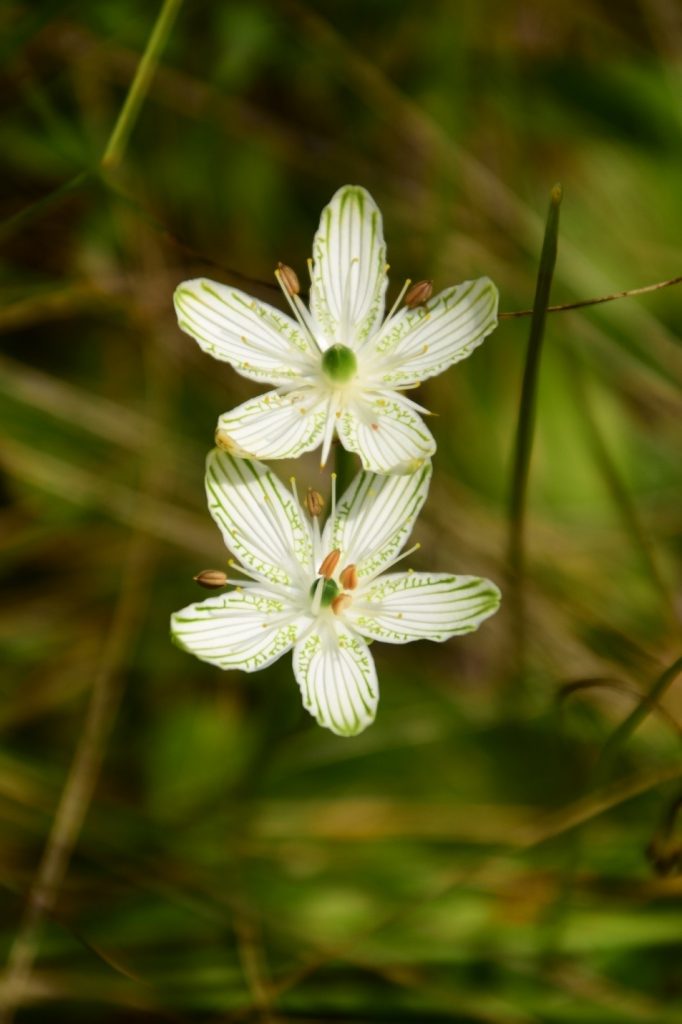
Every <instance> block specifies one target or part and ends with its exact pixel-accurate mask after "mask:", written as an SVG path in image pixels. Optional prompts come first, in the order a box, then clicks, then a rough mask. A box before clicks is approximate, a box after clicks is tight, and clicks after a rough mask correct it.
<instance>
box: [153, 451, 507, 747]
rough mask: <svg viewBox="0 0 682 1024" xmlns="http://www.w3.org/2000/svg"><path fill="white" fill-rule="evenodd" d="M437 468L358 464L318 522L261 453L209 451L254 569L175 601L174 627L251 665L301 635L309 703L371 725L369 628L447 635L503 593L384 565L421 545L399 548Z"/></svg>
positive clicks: (231, 539) (344, 731) (210, 468)
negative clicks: (404, 471) (183, 604)
mask: <svg viewBox="0 0 682 1024" xmlns="http://www.w3.org/2000/svg"><path fill="white" fill-rule="evenodd" d="M430 478H431V464H430V463H428V462H427V463H425V464H424V465H423V466H422V467H421V468H420V469H419V470H418V471H417V472H415V473H412V474H410V475H403V476H377V475H375V474H373V473H367V472H361V473H359V474H358V475H357V476H356V477H355V479H354V480H353V482H352V484H351V485H350V487H349V488H348V490H347V491H346V493H345V494H344V495H343V496H342V497H341V499H340V501H339V502H338V503H336V502H335V501H334V498H332V508H331V511H330V515H329V518H328V520H327V522H326V524H325V526H324V528H323V529H320V526H319V522H318V519H317V518H316V516H314V515H313V516H310V517H309V516H308V515H307V514H306V512H304V510H303V508H302V507H301V505H300V503H299V501H298V497H297V495H296V491H295V484H293V482H292V491H289V490H287V488H286V487H284V485H283V484H282V483H281V482H280V480H279V479H278V478H277V477H276V476H275V475H274V474H273V473H271V472H270V470H268V469H267V468H266V467H265V466H264V465H262V464H261V463H260V462H256V461H248V460H242V459H237V458H234V457H232V456H231V455H229V454H228V453H226V452H223V451H220V450H217V449H216V450H214V451H212V452H211V453H210V454H209V456H208V459H207V464H206V492H207V496H208V502H209V508H210V511H211V514H212V516H213V518H214V519H215V521H216V523H217V524H218V526H219V527H220V530H221V532H222V535H223V539H224V541H225V544H226V545H227V547H228V548H229V549H230V551H231V552H232V553H233V554H234V555H235V557H236V559H238V563H237V562H231V563H230V564H231V565H233V566H234V567H236V568H237V569H238V570H239V571H240V572H241V573H242V574H243V576H244V577H246V578H245V579H230V580H227V581H226V582H227V583H229V584H232V585H233V586H234V587H235V589H233V590H231V591H229V592H227V593H224V594H221V595H219V596H217V597H211V598H209V599H208V600H206V601H201V602H199V603H198V604H192V605H190V606H189V607H187V608H184V609H183V610H182V611H180V612H176V613H175V614H174V615H173V616H172V619H171V631H172V636H173V639H174V640H175V641H176V643H177V644H178V645H179V646H180V647H182V648H183V649H184V650H186V651H189V652H190V653H191V654H194V655H196V656H197V657H198V658H201V659H202V660H203V661H207V662H209V663H210V664H212V665H217V666H218V667H220V668H222V669H241V670H242V671H244V672H254V671H256V670H257V669H261V668H264V667H265V666H266V665H269V664H271V663H272V662H273V661H275V660H276V659H277V658H280V657H281V656H282V655H283V654H284V653H285V652H286V651H288V650H290V649H291V648H292V647H293V649H294V653H293V667H294V674H295V676H296V680H297V682H298V684H299V686H300V689H301V694H302V697H303V704H304V706H305V708H306V709H307V710H308V711H309V712H310V713H311V714H312V715H314V716H315V718H316V719H317V720H318V722H319V723H320V725H322V726H325V728H328V729H331V730H332V731H333V732H335V733H337V734H338V735H340V736H353V735H355V734H357V733H359V732H362V730H363V729H365V728H366V727H367V726H368V725H369V724H370V722H372V721H373V719H374V716H375V714H376V708H377V703H378V700H379V686H378V681H377V675H376V669H375V667H374V660H373V658H372V655H371V654H370V651H369V648H368V645H367V640H370V641H371V640H383V641H384V642H386V643H394V644H402V643H408V642H409V641H411V640H421V639H427V640H437V641H440V640H447V639H448V638H449V637H451V636H455V635H456V634H460V633H469V632H471V631H472V630H474V629H476V628H477V627H478V626H479V625H480V623H481V622H483V620H484V619H486V618H488V616H490V615H492V614H493V612H495V610H496V609H497V607H498V605H499V601H500V592H499V590H498V588H497V587H496V586H495V584H494V583H491V582H490V581H489V580H486V579H480V578H478V577H475V576H453V575H450V574H447V573H421V572H412V571H410V570H408V571H407V572H393V573H386V572H385V570H387V569H389V568H390V567H391V566H392V565H394V564H395V563H396V562H398V561H399V560H400V559H401V558H404V557H405V556H406V555H409V554H410V553H411V552H412V551H414V550H415V548H411V549H410V550H409V551H406V552H405V553H404V554H403V555H401V554H400V552H401V550H402V547H403V545H404V543H405V541H406V540H407V538H408V536H409V534H410V532H411V530H412V525H413V523H414V521H415V519H416V517H417V515H418V513H419V510H420V509H421V507H422V505H423V503H424V500H425V498H426V495H427V492H428V488H429V481H430ZM308 505H309V507H312V508H313V511H316V509H315V508H314V504H313V505H312V506H311V503H310V502H309V503H308ZM415 547H418V545H416V546H415ZM208 575H209V574H202V578H203V577H206V576H208ZM217 575H218V576H219V574H217Z"/></svg>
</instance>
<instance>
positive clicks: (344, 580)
mask: <svg viewBox="0 0 682 1024" xmlns="http://www.w3.org/2000/svg"><path fill="white" fill-rule="evenodd" d="M339 580H340V582H341V586H342V587H343V589H344V590H355V588H356V587H357V585H358V571H357V569H356V567H355V564H354V563H353V562H351V564H350V565H347V566H346V568H345V569H344V570H343V572H342V573H341V575H340V576H339Z"/></svg>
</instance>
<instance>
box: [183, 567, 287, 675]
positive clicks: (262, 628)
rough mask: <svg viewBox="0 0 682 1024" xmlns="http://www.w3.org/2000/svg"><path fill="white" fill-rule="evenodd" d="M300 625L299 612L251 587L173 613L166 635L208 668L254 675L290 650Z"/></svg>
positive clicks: (266, 593)
mask: <svg viewBox="0 0 682 1024" xmlns="http://www.w3.org/2000/svg"><path fill="white" fill-rule="evenodd" d="M301 625H302V623H301V620H300V619H299V617H298V612H297V611H296V609H294V608H293V607H292V606H291V605H290V604H288V603H287V602H286V601H285V600H284V599H281V598H278V597H277V596H275V595H273V594H272V592H271V591H268V590H265V589H262V588H258V587H250V588H248V589H244V590H233V591H231V592H230V593H229V594H221V595H220V596H218V597H211V598H209V599H208V600H207V601H201V602H200V603H199V604H191V605H189V606H188V607H187V608H183V609H182V611H180V612H175V614H174V615H173V616H171V636H172V638H173V640H174V641H175V643H176V644H177V645H178V646H179V647H182V649H183V650H185V651H188V652H189V653H190V654H194V655H195V656H196V657H197V658H201V660H202V661H207V662H208V663H209V664H210V665H217V666H218V668H222V669H241V671H242V672H256V671H257V670H258V669H261V668H265V666H266V665H270V664H271V663H272V662H273V661H276V660H277V658H280V657H281V656H282V655H283V654H285V653H286V651H288V650H289V649H290V648H291V647H293V645H294V643H295V642H296V639H297V637H298V636H299V633H300V630H301Z"/></svg>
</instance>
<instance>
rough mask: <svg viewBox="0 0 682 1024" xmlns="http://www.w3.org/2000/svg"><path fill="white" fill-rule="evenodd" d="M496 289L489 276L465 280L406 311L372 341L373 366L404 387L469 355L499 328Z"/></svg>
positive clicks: (386, 381) (384, 377)
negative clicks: (423, 304) (424, 303)
mask: <svg viewBox="0 0 682 1024" xmlns="http://www.w3.org/2000/svg"><path fill="white" fill-rule="evenodd" d="M497 306H498V292H497V288H496V287H495V285H494V284H493V283H492V281H491V280H490V279H489V278H487V277H482V278H479V279H478V280H477V281H465V282H464V283H463V284H460V285H457V287H455V288H448V289H447V290H446V291H443V292H441V293H440V295H436V296H435V297H434V298H433V299H431V300H430V301H429V302H427V303H426V305H425V306H418V307H417V308H416V309H403V310H401V311H400V312H399V313H398V314H397V315H396V316H395V317H392V318H391V319H390V320H388V321H387V322H386V326H385V328H384V329H383V330H382V331H380V332H379V334H378V336H377V338H376V339H374V340H373V341H372V343H371V348H372V350H373V351H374V354H375V356H374V360H373V361H372V364H371V365H372V370H373V373H375V374H376V376H377V377H378V379H380V380H381V382H382V383H383V384H384V385H388V386H389V387H404V386H406V385H409V384H416V383H418V382H419V381H422V380H426V378H427V377H433V376H434V375H435V374H437V373H442V372H443V370H445V369H447V367H448V366H451V365H452V364H453V363H457V362H459V361H460V360H461V359H465V358H466V357H467V356H468V355H469V354H470V353H471V352H473V350H474V349H475V348H477V347H478V345H480V344H481V342H482V341H483V340H484V339H485V338H486V337H487V336H488V335H489V334H490V333H491V332H492V331H494V330H495V328H496V327H497Z"/></svg>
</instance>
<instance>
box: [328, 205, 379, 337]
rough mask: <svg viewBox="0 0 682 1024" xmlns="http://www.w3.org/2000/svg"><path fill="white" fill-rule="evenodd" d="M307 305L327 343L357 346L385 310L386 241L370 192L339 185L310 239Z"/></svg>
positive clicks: (376, 323)
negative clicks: (310, 268)
mask: <svg viewBox="0 0 682 1024" xmlns="http://www.w3.org/2000/svg"><path fill="white" fill-rule="evenodd" d="M311 273H312V286H311V291H310V308H311V311H312V314H313V316H314V318H315V320H316V322H317V323H318V324H319V326H320V328H321V329H322V331H323V333H324V335H325V336H326V339H327V341H328V342H338V343H340V344H342V345H348V346H350V347H351V348H353V347H356V346H357V345H359V344H360V343H361V342H362V341H363V340H364V339H365V338H366V337H367V336H368V335H369V334H370V333H371V332H372V331H373V330H374V329H375V327H376V326H377V325H378V324H379V323H380V321H381V319H382V317H383V315H384V294H385V291H386V283H387V278H386V245H385V243H384V234H383V226H382V220H381V213H380V211H379V208H378V206H377V205H376V203H375V202H374V200H373V199H372V197H371V195H370V194H369V192H367V191H366V190H365V189H364V188H360V187H359V186H357V185H346V186H344V187H343V188H340V189H339V190H338V192H336V193H335V195H334V196H333V197H332V199H331V202H330V203H329V205H328V206H325V208H324V210H323V211H322V216H321V218H320V226H319V228H318V230H317V233H316V235H315V238H314V241H313V266H312V271H311Z"/></svg>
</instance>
